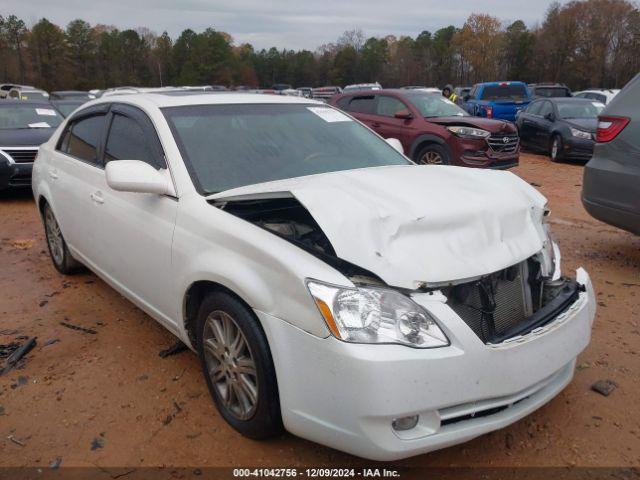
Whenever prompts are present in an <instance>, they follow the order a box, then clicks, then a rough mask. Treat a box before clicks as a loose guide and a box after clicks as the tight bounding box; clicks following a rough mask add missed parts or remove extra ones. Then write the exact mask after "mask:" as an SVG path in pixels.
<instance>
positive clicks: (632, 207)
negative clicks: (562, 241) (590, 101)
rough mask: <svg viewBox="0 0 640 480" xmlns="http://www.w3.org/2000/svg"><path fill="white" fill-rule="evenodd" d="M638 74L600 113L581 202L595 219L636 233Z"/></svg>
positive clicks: (639, 206)
mask: <svg viewBox="0 0 640 480" xmlns="http://www.w3.org/2000/svg"><path fill="white" fill-rule="evenodd" d="M638 105H640V74H639V75H637V76H636V77H635V78H634V79H633V80H631V82H629V84H628V85H627V86H626V87H625V88H624V89H623V90H622V91H621V92H620V93H619V94H618V95H616V97H615V98H614V99H613V100H611V102H610V103H609V104H608V105H607V107H606V108H605V109H604V111H603V112H602V113H601V115H600V118H599V123H598V132H597V135H596V141H597V143H596V147H595V151H594V154H593V158H592V159H591V160H590V161H589V163H587V166H586V167H585V169H584V181H583V182H582V204H583V205H584V208H585V209H586V210H587V211H588V212H589V213H590V214H591V215H592V216H594V217H595V218H597V219H598V220H602V221H603V222H606V223H608V224H610V225H614V226H616V227H618V228H622V229H624V230H627V231H629V232H632V233H635V234H636V235H640V108H638Z"/></svg>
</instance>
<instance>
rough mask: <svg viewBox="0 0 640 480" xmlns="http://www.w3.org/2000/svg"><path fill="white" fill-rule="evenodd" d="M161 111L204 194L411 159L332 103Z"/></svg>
mask: <svg viewBox="0 0 640 480" xmlns="http://www.w3.org/2000/svg"><path fill="white" fill-rule="evenodd" d="M162 111H163V113H164V115H165V117H166V118H167V121H168V122H169V125H170V127H171V130H172V132H173V135H174V137H175V139H176V142H177V143H178V147H179V148H180V153H181V154H182V158H183V159H184V160H185V163H186V166H187V168H188V170H189V173H190V174H191V178H192V180H193V182H194V184H195V186H196V188H197V189H198V191H199V192H200V193H201V194H203V195H207V194H212V193H217V192H221V191H224V190H229V189H232V188H236V187H242V186H245V185H252V184H256V183H262V182H269V181H273V180H282V179H285V178H293V177H300V176H305V175H313V174H318V173H328V172H336V171H341V170H352V169H357V168H367V167H381V166H386V165H410V164H411V162H410V161H408V160H407V159H406V158H405V157H403V156H402V155H400V154H399V153H398V152H397V151H396V150H394V149H393V148H392V147H391V146H390V145H389V144H387V143H386V142H385V141H384V140H382V139H381V138H379V137H378V136H376V135H375V134H373V133H372V132H370V131H369V130H368V129H366V128H365V127H363V126H362V125H360V124H359V123H358V122H355V121H353V120H352V119H351V118H350V117H348V116H347V115H345V114H344V113H342V112H340V111H339V110H336V109H333V108H330V107H327V106H322V105H316V104H307V105H304V104H282V105H274V104H251V105H195V106H182V107H169V108H163V109H162Z"/></svg>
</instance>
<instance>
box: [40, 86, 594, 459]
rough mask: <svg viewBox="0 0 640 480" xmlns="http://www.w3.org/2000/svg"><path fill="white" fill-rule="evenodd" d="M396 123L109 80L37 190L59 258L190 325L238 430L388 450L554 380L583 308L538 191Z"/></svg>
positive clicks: (480, 425) (428, 438) (563, 377)
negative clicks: (422, 140)
mask: <svg viewBox="0 0 640 480" xmlns="http://www.w3.org/2000/svg"><path fill="white" fill-rule="evenodd" d="M394 143H395V142H392V141H390V142H385V141H384V140H383V139H381V138H380V137H379V136H377V135H376V134H375V133H373V132H372V131H370V130H369V129H367V128H366V127H364V126H363V125H361V124H360V123H358V122H357V121H355V120H353V119H352V118H351V117H349V116H347V115H345V114H343V113H341V112H340V111H337V110H335V109H333V108H332V107H329V106H327V105H324V104H321V103H317V102H313V101H310V100H307V99H302V98H295V97H280V96H273V95H271V96H267V95H252V94H215V95H214V94H199V95H182V94H175V93H174V94H171V93H165V94H163V93H154V94H151V93H150V94H140V95H122V96H111V97H107V98H103V99H99V100H96V101H93V102H91V103H88V104H86V105H85V106H84V107H83V108H81V109H79V110H77V111H76V112H75V113H74V114H72V115H71V116H70V117H69V118H67V119H66V121H65V122H64V123H63V124H62V125H61V126H60V127H59V128H58V130H57V132H56V134H54V135H53V137H52V138H51V139H50V141H48V142H47V143H45V144H44V145H43V146H42V147H41V148H40V152H39V154H38V157H37V160H36V162H35V165H34V169H33V191H34V195H35V198H36V201H37V205H38V207H39V210H40V212H41V216H42V219H43V223H44V227H45V232H46V238H47V243H48V246H49V251H50V253H51V258H52V260H53V263H54V265H55V267H56V268H57V269H58V270H59V271H60V272H61V273H64V274H68V273H72V272H73V271H74V270H75V269H76V268H77V267H79V266H80V265H85V266H86V267H88V268H89V269H91V270H93V271H94V272H95V273H96V274H98V275H99V276H100V277H102V278H103V279H104V280H105V281H106V282H107V283H109V284H110V285H111V286H113V288H115V289H116V290H118V291H119V292H120V293H122V294H123V295H124V296H125V297H127V298H128V299H130V300H131V301H132V302H134V303H135V304H136V305H138V306H139V307H140V308H142V309H143V310H144V311H146V312H147V313H148V314H149V315H150V316H152V317H153V318H154V319H156V320H157V321H159V322H160V323H161V324H162V325H164V326H165V327H166V328H167V329H169V330H170V331H171V332H173V333H174V334H175V335H176V336H178V337H179V338H180V339H181V340H183V341H184V342H186V343H187V344H188V345H190V346H191V348H192V349H193V350H194V351H196V352H197V353H198V356H199V358H200V361H201V365H202V369H203V372H204V376H205V378H206V382H207V384H208V387H209V390H210V392H211V395H212V397H213V400H214V402H215V404H216V406H217V408H218V409H219V411H220V413H221V415H222V416H223V417H224V419H225V420H226V421H227V422H228V423H229V424H230V425H231V426H232V427H233V428H235V429H236V430H237V431H239V432H240V433H242V434H244V435H246V436H248V437H251V438H267V437H270V436H273V435H275V434H278V433H280V432H281V431H282V429H283V428H284V429H286V430H288V431H289V432H291V433H293V434H295V435H298V436H300V437H303V438H306V439H309V440H313V441H315V442H318V443H321V444H324V445H328V446H330V447H333V448H337V449H339V450H343V451H346V452H350V453H352V454H355V455H359V456H362V457H366V458H370V459H377V460H393V459H399V458H403V457H408V456H411V455H416V454H420V453H424V452H428V451H431V450H435V449H438V448H443V447H446V446H449V445H453V444H456V443H460V442H463V441H466V440H469V439H471V438H474V437H477V436H478V435H481V434H483V433H486V432H489V431H492V430H495V429H498V428H501V427H504V426H506V425H509V424H510V423H512V422H514V421H516V420H518V419H520V418H522V417H524V416H525V415H527V414H529V413H531V412H533V411H534V410H535V409H537V408H539V407H540V406H541V405H543V404H545V403H546V402H548V401H549V400H551V399H552V398H553V397H554V396H555V395H557V394H558V393H559V392H560V391H561V390H562V389H563V388H564V387H565V386H566V385H567V384H568V383H569V382H570V381H571V379H572V377H573V372H574V366H575V362H576V357H577V356H578V354H579V353H580V352H581V351H582V350H583V349H584V348H585V347H586V346H587V344H588V343H589V339H590V335H591V326H592V322H593V319H594V314H595V304H594V293H593V288H592V285H591V281H590V279H589V276H588V274H587V273H586V272H585V271H584V270H583V269H579V270H578V271H577V272H576V274H575V277H573V278H572V277H570V276H563V275H562V273H561V271H560V254H559V251H558V248H557V246H556V244H555V243H554V242H553V240H552V238H551V236H550V234H549V228H548V225H547V223H546V216H547V214H548V211H547V209H546V201H545V199H544V197H543V196H542V195H540V194H539V193H538V192H537V191H536V190H534V189H533V188H532V187H530V186H529V185H528V184H527V183H526V182H524V181H522V180H521V179H519V178H518V177H517V176H515V175H514V174H511V173H507V172H500V171H480V170H475V169H467V168H461V167H448V166H417V165H414V164H413V163H412V162H410V161H409V160H408V159H407V158H406V157H404V156H403V155H402V154H400V153H399V152H398V151H397V150H396V149H395V148H394V147H393V146H392V145H391V144H394Z"/></svg>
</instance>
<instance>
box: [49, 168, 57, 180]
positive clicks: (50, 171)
mask: <svg viewBox="0 0 640 480" xmlns="http://www.w3.org/2000/svg"><path fill="white" fill-rule="evenodd" d="M49 176H50V177H51V178H52V179H53V180H57V179H58V171H57V170H49Z"/></svg>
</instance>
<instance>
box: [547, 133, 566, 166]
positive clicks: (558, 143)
mask: <svg viewBox="0 0 640 480" xmlns="http://www.w3.org/2000/svg"><path fill="white" fill-rule="evenodd" d="M563 148H564V144H563V142H562V137H561V136H560V135H557V134H556V135H554V136H553V139H552V140H551V146H550V147H549V157H550V158H551V161H552V162H559V161H561V160H562V158H563V153H562V152H563Z"/></svg>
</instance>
